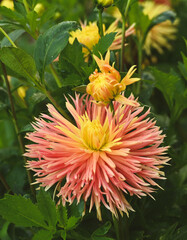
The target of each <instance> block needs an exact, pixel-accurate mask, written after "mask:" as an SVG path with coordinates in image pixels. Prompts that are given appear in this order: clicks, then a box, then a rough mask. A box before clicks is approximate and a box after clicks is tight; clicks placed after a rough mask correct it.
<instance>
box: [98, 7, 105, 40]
mask: <svg viewBox="0 0 187 240" xmlns="http://www.w3.org/2000/svg"><path fill="white" fill-rule="evenodd" d="M102 13H103V8H99V32H100V36H101V37H103V36H104V33H103V18H102Z"/></svg>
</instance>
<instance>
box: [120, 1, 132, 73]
mask: <svg viewBox="0 0 187 240" xmlns="http://www.w3.org/2000/svg"><path fill="white" fill-rule="evenodd" d="M130 3H131V0H128V1H127V5H126V8H125V13H124V15H123V14H121V15H122V42H121V68H120V69H121V72H124V67H125V59H124V53H125V30H126V29H125V25H126V20H127V14H128V11H129V6H130Z"/></svg>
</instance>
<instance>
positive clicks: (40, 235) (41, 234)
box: [32, 230, 53, 240]
mask: <svg viewBox="0 0 187 240" xmlns="http://www.w3.org/2000/svg"><path fill="white" fill-rule="evenodd" d="M52 239H53V233H52V232H50V231H46V230H40V231H38V232H37V233H36V234H35V235H34V237H33V238H32V240H52Z"/></svg>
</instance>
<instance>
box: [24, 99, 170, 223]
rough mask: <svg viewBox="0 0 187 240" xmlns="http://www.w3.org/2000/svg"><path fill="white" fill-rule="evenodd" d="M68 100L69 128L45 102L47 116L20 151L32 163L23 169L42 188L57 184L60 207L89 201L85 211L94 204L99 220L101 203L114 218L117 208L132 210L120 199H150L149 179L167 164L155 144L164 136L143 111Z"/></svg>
mask: <svg viewBox="0 0 187 240" xmlns="http://www.w3.org/2000/svg"><path fill="white" fill-rule="evenodd" d="M130 99H131V100H134V97H133V96H131V97H130ZM72 100H73V104H71V103H70V102H69V101H68V100H67V102H66V107H67V109H68V110H69V112H70V113H71V115H72V116H73V118H74V120H75V125H73V124H72V123H70V122H69V121H67V120H66V119H65V118H64V117H63V116H62V115H61V114H60V113H58V112H57V111H56V110H55V108H54V107H53V106H52V105H50V104H49V105H48V110H49V112H50V115H51V116H48V115H46V114H42V115H41V118H40V119H36V120H37V122H36V123H34V124H33V127H34V129H35V131H34V132H32V133H28V134H27V138H28V139H29V140H31V141H32V142H34V143H33V144H30V145H27V153H25V156H27V157H29V158H34V159H35V160H31V161H28V163H27V167H28V168H29V169H31V170H33V171H34V172H36V174H35V176H36V182H37V183H39V184H40V186H43V187H45V189H46V190H47V189H49V188H50V187H51V186H53V185H54V184H57V186H58V188H57V189H58V190H59V193H58V195H57V196H58V197H61V198H62V202H63V204H65V203H66V202H69V203H70V204H71V203H72V202H73V201H74V200H76V201H77V202H78V203H79V201H80V199H81V198H82V199H83V200H84V201H85V202H87V201H89V202H90V209H89V211H91V210H92V208H93V206H94V205H95V207H96V210H97V216H98V218H99V219H100V220H101V210H100V206H101V203H102V204H103V205H104V206H105V207H106V208H107V209H109V210H110V211H111V212H112V213H113V214H114V215H115V216H116V217H117V216H118V211H117V210H119V212H120V213H121V214H123V212H125V213H127V214H128V210H132V207H131V206H130V204H129V203H128V202H127V200H126V198H125V195H127V194H130V195H131V196H132V195H136V196H138V197H141V196H145V195H147V194H148V195H150V194H151V193H152V192H153V191H154V188H153V187H152V186H158V184H157V183H156V182H155V179H164V177H163V176H164V173H163V172H162V171H160V168H161V167H162V165H163V164H166V163H167V161H168V160H169V159H168V157H167V156H165V152H166V150H167V147H162V146H161V144H162V143H163V139H164V135H162V134H161V133H162V131H160V129H159V127H157V126H156V125H155V121H154V120H151V119H150V118H147V115H148V114H149V110H148V111H146V112H144V108H143V107H133V106H127V105H121V104H119V103H117V102H115V103H114V112H111V110H110V108H109V107H106V106H104V105H101V106H100V105H98V104H96V103H95V102H94V101H93V99H92V98H91V97H89V96H87V97H86V99H85V98H84V96H82V97H80V96H79V95H76V97H75V99H73V98H72ZM151 185H152V186H151Z"/></svg>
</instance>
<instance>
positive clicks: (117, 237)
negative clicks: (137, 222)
mask: <svg viewBox="0 0 187 240" xmlns="http://www.w3.org/2000/svg"><path fill="white" fill-rule="evenodd" d="M112 220H113V224H114V229H115V232H116V240H122V239H120V231H119V221H118V219H117V218H116V217H115V216H114V215H113V214H112Z"/></svg>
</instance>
